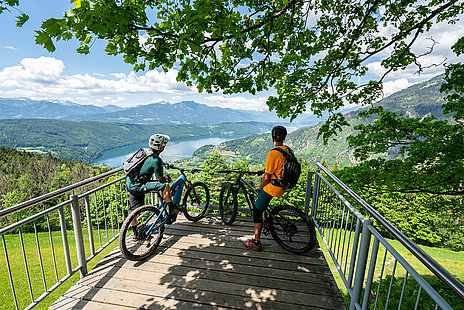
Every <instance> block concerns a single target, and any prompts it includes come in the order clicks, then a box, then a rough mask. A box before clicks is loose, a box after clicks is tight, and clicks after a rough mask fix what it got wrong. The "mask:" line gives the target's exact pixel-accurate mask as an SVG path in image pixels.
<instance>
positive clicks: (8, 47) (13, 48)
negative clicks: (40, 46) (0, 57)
mask: <svg viewBox="0 0 464 310" xmlns="http://www.w3.org/2000/svg"><path fill="white" fill-rule="evenodd" d="M3 48H6V49H8V50H13V51H17V50H18V49H17V48H16V47H14V46H4V47H3Z"/></svg>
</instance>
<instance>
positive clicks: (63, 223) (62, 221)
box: [58, 207, 72, 275]
mask: <svg viewBox="0 0 464 310" xmlns="http://www.w3.org/2000/svg"><path fill="white" fill-rule="evenodd" d="M58 213H59V215H60V227H61V239H62V240H63V252H64V261H65V262H66V271H67V272H68V275H71V274H72V265H71V256H70V255H69V242H68V232H67V230H66V218H65V216H64V210H63V207H61V208H59V209H58Z"/></svg>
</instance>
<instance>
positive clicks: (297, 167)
mask: <svg viewBox="0 0 464 310" xmlns="http://www.w3.org/2000/svg"><path fill="white" fill-rule="evenodd" d="M272 150H277V151H279V152H281V153H282V154H283V155H284V157H285V161H284V164H283V165H282V179H280V180H279V178H278V177H277V175H276V174H275V173H274V176H275V177H276V179H277V183H278V186H281V187H283V188H284V190H286V189H290V188H293V187H295V185H296V183H297V182H298V179H299V177H300V174H301V164H300V163H299V162H298V159H296V157H295V155H294V154H293V151H292V150H291V149H290V148H288V151H286V150H284V149H281V148H280V147H276V148H273V149H272Z"/></svg>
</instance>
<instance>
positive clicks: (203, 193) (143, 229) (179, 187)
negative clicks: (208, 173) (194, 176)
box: [119, 165, 209, 261]
mask: <svg viewBox="0 0 464 310" xmlns="http://www.w3.org/2000/svg"><path fill="white" fill-rule="evenodd" d="M169 168H173V169H178V170H179V171H180V176H179V177H178V178H177V179H176V181H174V183H172V185H171V186H170V190H171V194H172V202H173V203H174V204H176V205H180V209H181V211H182V212H183V214H184V216H185V217H186V218H187V219H188V220H190V221H198V220H200V219H201V218H203V217H204V216H205V213H206V210H207V209H208V206H209V189H208V187H207V186H206V184H204V183H203V182H195V183H193V184H192V182H191V181H190V180H189V179H188V177H187V175H186V174H185V172H190V173H196V172H200V171H201V170H199V169H183V168H178V167H175V166H173V165H169ZM184 187H185V188H186V191H185V195H184V197H183V199H182V204H180V202H181V197H182V192H183V189H184ZM153 192H154V193H155V194H156V195H157V197H158V198H159V199H160V203H159V205H158V206H154V205H145V206H142V207H140V208H137V209H136V210H134V211H132V212H131V213H130V214H129V215H128V217H127V218H126V219H125V220H124V222H123V224H122V227H121V231H120V234H119V249H120V251H121V253H122V255H123V256H124V257H125V258H127V259H128V260H134V261H139V260H142V259H145V258H147V257H149V256H151V254H153V253H154V252H155V250H156V248H157V247H158V245H159V244H160V242H161V239H162V238H163V234H164V231H165V229H166V225H169V224H171V222H172V221H173V220H172V215H171V217H170V214H169V211H168V205H167V203H166V202H165V201H164V200H163V198H162V195H161V193H160V192H157V191H153ZM174 216H177V215H174ZM134 219H137V226H136V227H137V228H136V229H135V230H134V229H132V227H131V225H130V223H131V222H132V221H133V220H134ZM174 221H175V219H174Z"/></svg>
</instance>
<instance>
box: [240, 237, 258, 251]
mask: <svg viewBox="0 0 464 310" xmlns="http://www.w3.org/2000/svg"><path fill="white" fill-rule="evenodd" d="M244 244H245V247H247V248H248V249H251V250H254V251H258V252H259V251H261V250H262V247H261V242H259V241H256V240H255V239H251V240H248V241H245V243H244Z"/></svg>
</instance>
